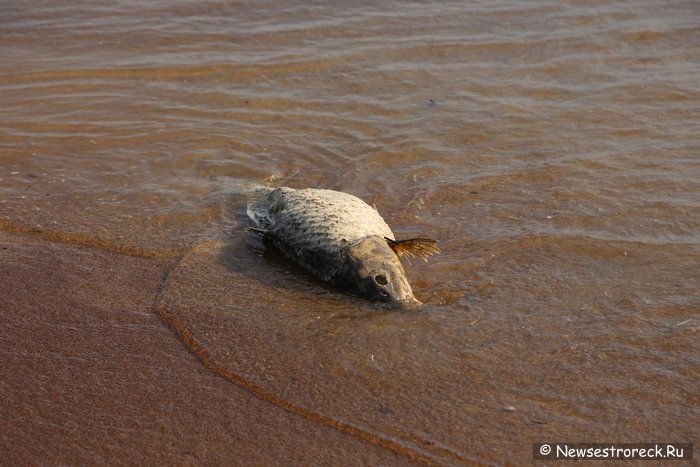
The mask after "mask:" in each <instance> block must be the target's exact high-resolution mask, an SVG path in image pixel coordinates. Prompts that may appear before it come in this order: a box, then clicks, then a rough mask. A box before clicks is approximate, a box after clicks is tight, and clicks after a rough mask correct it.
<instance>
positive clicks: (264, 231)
mask: <svg viewBox="0 0 700 467" xmlns="http://www.w3.org/2000/svg"><path fill="white" fill-rule="evenodd" d="M243 231H244V232H255V233H259V234H262V235H267V233H268V231H267V230H265V229H259V228H257V227H251V226H247V227H244V228H243Z"/></svg>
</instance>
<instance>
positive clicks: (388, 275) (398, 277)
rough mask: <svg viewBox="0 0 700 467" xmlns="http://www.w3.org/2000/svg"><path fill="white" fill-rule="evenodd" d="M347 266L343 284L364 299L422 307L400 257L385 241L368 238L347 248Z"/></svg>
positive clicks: (378, 237)
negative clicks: (414, 293)
mask: <svg viewBox="0 0 700 467" xmlns="http://www.w3.org/2000/svg"><path fill="white" fill-rule="evenodd" d="M345 264H346V267H344V268H343V270H342V272H341V274H342V276H343V277H342V278H341V282H343V283H344V284H346V285H347V286H348V287H350V288H352V289H353V290H355V291H356V292H357V293H359V294H360V295H362V296H363V297H366V298H369V299H373V300H379V301H382V302H390V303H396V304H402V305H404V304H417V303H420V302H419V301H418V300H417V299H416V297H414V296H413V290H411V286H410V284H409V283H408V279H406V273H405V272H404V269H403V266H402V265H401V261H400V260H399V257H398V256H397V255H396V253H394V251H393V250H392V249H391V247H389V245H388V244H387V242H386V239H384V238H383V237H381V236H378V235H373V236H369V237H366V238H364V239H363V240H361V241H360V242H358V243H356V244H354V245H351V246H350V247H348V249H347V261H346V263H345Z"/></svg>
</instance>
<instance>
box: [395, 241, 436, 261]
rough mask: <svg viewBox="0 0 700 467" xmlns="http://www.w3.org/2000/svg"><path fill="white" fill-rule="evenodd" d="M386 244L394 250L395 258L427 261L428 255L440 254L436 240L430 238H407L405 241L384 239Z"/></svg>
mask: <svg viewBox="0 0 700 467" xmlns="http://www.w3.org/2000/svg"><path fill="white" fill-rule="evenodd" d="M384 239H385V240H386V242H387V244H388V245H389V246H390V247H391V249H392V250H394V253H396V255H397V256H399V257H402V256H405V257H406V258H421V259H423V261H428V257H429V256H430V255H434V254H437V253H440V249H439V248H438V247H437V240H434V239H432V238H409V239H406V240H392V239H390V238H387V237H384Z"/></svg>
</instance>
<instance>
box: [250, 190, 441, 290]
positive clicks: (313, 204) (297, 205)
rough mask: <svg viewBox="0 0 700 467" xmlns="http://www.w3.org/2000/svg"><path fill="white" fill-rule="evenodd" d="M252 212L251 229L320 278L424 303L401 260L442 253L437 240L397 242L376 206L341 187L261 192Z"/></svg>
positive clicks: (345, 286) (349, 286) (357, 288)
mask: <svg viewBox="0 0 700 467" xmlns="http://www.w3.org/2000/svg"><path fill="white" fill-rule="evenodd" d="M248 216H249V217H250V219H251V220H252V221H253V223H254V225H255V227H250V228H249V230H252V231H255V232H259V233H261V234H263V235H265V236H267V237H268V238H270V239H271V240H272V242H273V244H274V245H275V246H276V247H277V249H279V250H280V251H281V252H282V253H283V254H284V255H285V256H287V257H288V258H290V259H292V260H293V261H295V262H297V263H298V264H299V265H301V266H302V267H303V268H305V269H306V270H307V271H309V272H311V273H312V274H314V275H315V276H317V277H319V278H320V279H321V280H323V281H326V282H329V283H332V284H335V285H337V286H339V287H341V288H343V289H346V290H349V291H351V292H354V293H356V294H359V295H361V296H363V297H366V298H369V299H375V300H380V301H383V302H395V303H420V302H418V300H416V298H415V297H414V296H413V291H412V290H411V286H410V285H409V283H408V280H407V279H406V274H405V272H404V269H403V266H402V265H401V261H400V260H399V258H400V257H402V256H406V257H419V258H423V259H424V260H427V257H428V256H430V255H432V254H434V253H438V252H439V250H438V248H437V245H436V243H437V242H436V240H433V239H429V238H411V239H407V240H396V239H395V237H394V233H393V232H392V231H391V229H390V228H389V226H388V225H387V223H386V222H385V221H384V219H382V216H380V215H379V213H378V212H377V210H376V209H375V208H373V207H372V206H370V205H368V204H367V203H365V202H364V201H362V200H361V199H359V198H357V197H356V196H353V195H351V194H348V193H343V192H340V191H333V190H324V189H314V188H307V189H303V190H296V189H293V188H286V187H282V188H276V189H267V190H261V191H260V192H259V193H258V195H257V199H254V200H253V201H251V202H250V203H249V204H248Z"/></svg>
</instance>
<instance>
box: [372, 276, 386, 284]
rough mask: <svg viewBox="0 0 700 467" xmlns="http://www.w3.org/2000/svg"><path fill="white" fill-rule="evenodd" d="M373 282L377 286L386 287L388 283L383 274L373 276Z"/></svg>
mask: <svg viewBox="0 0 700 467" xmlns="http://www.w3.org/2000/svg"><path fill="white" fill-rule="evenodd" d="M374 282H376V283H377V284H379V285H386V284H387V283H388V282H387V280H386V276H385V275H384V274H377V275H376V276H374Z"/></svg>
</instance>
